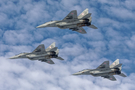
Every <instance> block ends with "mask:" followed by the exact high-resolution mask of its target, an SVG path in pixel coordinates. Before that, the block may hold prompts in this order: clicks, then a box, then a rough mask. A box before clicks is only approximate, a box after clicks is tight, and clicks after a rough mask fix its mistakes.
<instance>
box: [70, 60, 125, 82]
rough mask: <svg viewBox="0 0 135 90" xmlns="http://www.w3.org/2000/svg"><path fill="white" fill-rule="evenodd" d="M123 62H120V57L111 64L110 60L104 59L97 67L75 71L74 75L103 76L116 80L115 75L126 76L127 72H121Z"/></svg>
mask: <svg viewBox="0 0 135 90" xmlns="http://www.w3.org/2000/svg"><path fill="white" fill-rule="evenodd" d="M121 68H122V64H119V59H117V60H115V61H114V62H113V63H112V64H111V65H110V66H109V61H104V62H103V63H102V64H101V65H100V66H99V67H97V68H96V69H85V70H82V71H80V72H77V73H74V74H73V75H92V76H95V77H97V76H101V77H104V78H107V79H109V80H112V81H116V79H115V77H114V76H113V75H120V76H122V77H126V75H125V74H123V73H121Z"/></svg>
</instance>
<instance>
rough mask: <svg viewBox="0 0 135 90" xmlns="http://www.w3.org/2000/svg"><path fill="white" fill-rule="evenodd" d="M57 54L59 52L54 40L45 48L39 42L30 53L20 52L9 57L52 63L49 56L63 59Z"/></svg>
mask: <svg viewBox="0 0 135 90" xmlns="http://www.w3.org/2000/svg"><path fill="white" fill-rule="evenodd" d="M58 54H59V49H57V47H55V42H54V43H52V44H51V45H50V46H49V47H48V48H47V49H45V46H44V44H41V45H39V46H38V47H37V48H36V49H35V50H34V51H33V52H31V53H21V54H19V55H16V56H13V57H10V59H18V58H28V59H30V60H39V61H41V62H46V63H49V64H54V62H53V61H52V60H51V58H56V59H59V60H64V59H63V58H61V57H59V56H58Z"/></svg>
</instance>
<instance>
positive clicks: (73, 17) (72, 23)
mask: <svg viewBox="0 0 135 90" xmlns="http://www.w3.org/2000/svg"><path fill="white" fill-rule="evenodd" d="M91 21H92V17H91V13H88V9H85V10H84V11H83V12H82V13H81V14H80V15H79V16H78V17H77V11H76V10H73V11H71V12H70V13H69V14H68V15H67V16H66V17H65V18H64V19H63V20H60V21H50V22H46V23H44V24H42V25H39V26H37V28H44V27H59V28H61V29H67V28H69V29H71V30H72V31H77V32H79V33H81V34H85V33H86V31H85V30H84V29H83V28H82V27H83V26H88V27H90V28H93V29H97V27H96V26H94V25H92V24H91Z"/></svg>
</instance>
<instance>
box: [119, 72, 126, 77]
mask: <svg viewBox="0 0 135 90" xmlns="http://www.w3.org/2000/svg"><path fill="white" fill-rule="evenodd" d="M119 75H120V76H122V77H127V76H126V75H125V74H123V73H121V74H119Z"/></svg>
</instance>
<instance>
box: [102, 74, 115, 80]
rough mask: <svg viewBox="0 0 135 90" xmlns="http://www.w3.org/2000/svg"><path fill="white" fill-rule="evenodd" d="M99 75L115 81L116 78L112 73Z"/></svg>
mask: <svg viewBox="0 0 135 90" xmlns="http://www.w3.org/2000/svg"><path fill="white" fill-rule="evenodd" d="M101 77H104V78H107V79H109V80H111V81H116V78H115V77H114V76H113V75H106V76H101Z"/></svg>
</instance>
